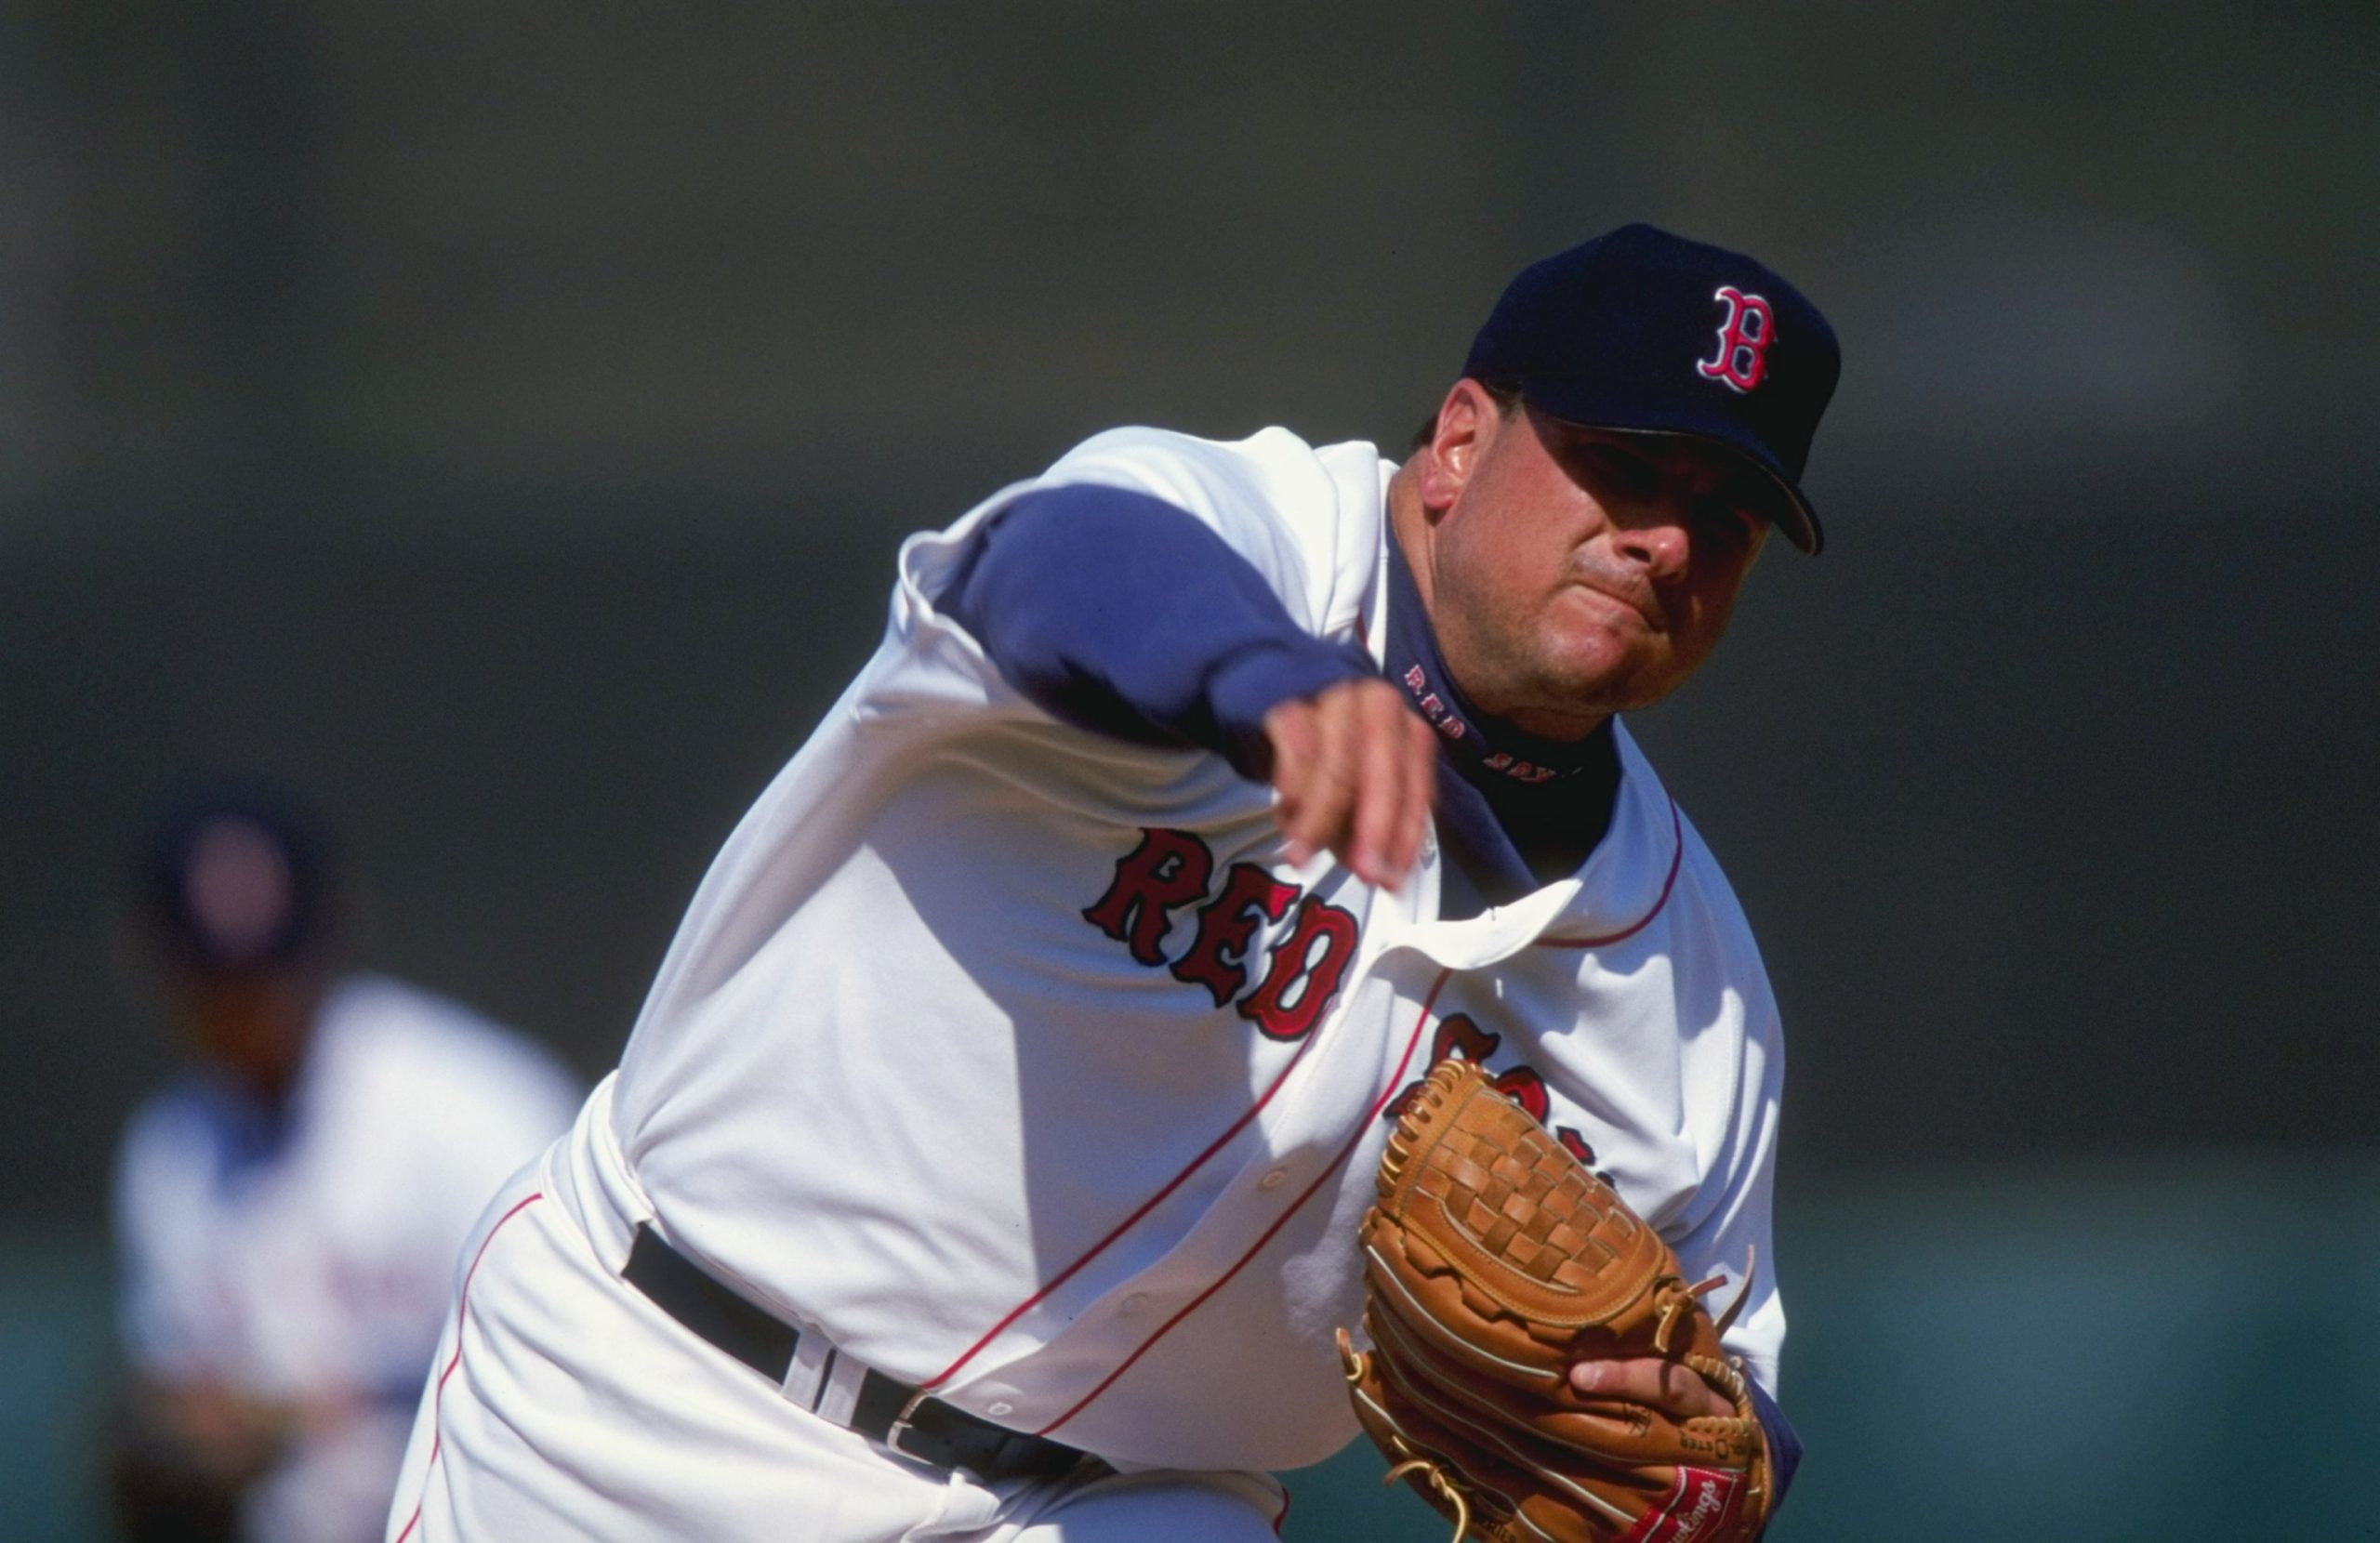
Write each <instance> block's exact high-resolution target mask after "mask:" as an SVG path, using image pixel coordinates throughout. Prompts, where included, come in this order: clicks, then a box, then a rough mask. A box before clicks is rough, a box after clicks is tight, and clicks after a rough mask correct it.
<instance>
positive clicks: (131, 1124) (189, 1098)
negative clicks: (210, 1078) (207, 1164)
mask: <svg viewBox="0 0 2380 1543" xmlns="http://www.w3.org/2000/svg"><path fill="white" fill-rule="evenodd" d="M223 1124H224V1122H223V1120H222V1118H221V1116H220V1114H218V1111H217V1101H216V1100H215V1099H213V1098H211V1097H210V1096H209V1091H208V1089H207V1088H206V1087H205V1085H204V1084H203V1083H201V1082H200V1081H199V1079H198V1078H196V1077H195V1076H193V1075H190V1074H187V1073H185V1074H183V1075H180V1076H178V1077H176V1078H175V1079H174V1080H173V1081H172V1082H170V1083H168V1084H166V1085H165V1087H163V1088H158V1089H157V1090H156V1091H154V1092H152V1093H151V1094H149V1095H148V1096H147V1097H145V1098H143V1099H142V1100H141V1101H139V1103H138V1104H136V1105H135V1106H134V1107H133V1111H132V1113H131V1114H130V1115H129V1116H127V1117H126V1120H125V1123H124V1134H123V1136H122V1138H121V1139H120V1140H119V1141H118V1142H117V1149H116V1150H117V1164H118V1167H120V1168H121V1169H124V1170H126V1171H134V1170H150V1169H174V1168H179V1167H187V1166H191V1165H192V1164H193V1163H195V1162H196V1161H197V1160H198V1159H199V1158H200V1157H202V1156H203V1155H205V1154H211V1153H212V1152H213V1151H214V1150H215V1148H216V1146H217V1145H218V1140H219V1136H220V1132H221V1129H222V1127H223Z"/></svg>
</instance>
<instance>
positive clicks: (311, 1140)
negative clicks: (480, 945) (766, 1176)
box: [109, 792, 582, 1543]
mask: <svg viewBox="0 0 2380 1543" xmlns="http://www.w3.org/2000/svg"><path fill="white" fill-rule="evenodd" d="M328 882H329V875H328V871H327V869H326V867H325V865H324V861H323V858H322V855H321V848H320V845H319V843H318V842H317V841H316V840H315V839H314V838H313V837H312V836H311V834H310V830H309V827H308V826H307V825H306V824H304V823H303V822H302V821H301V820H299V819H298V817H297V816H296V815H295V814H294V813H292V812H291V811H290V810H289V809H288V807H287V806H286V805H285V804H284V803H283V802H281V801H280V800H278V799H275V798H270V797H267V796H263V795H259V794H257V793H253V792H241V793H233V794H228V795H210V796H208V797H206V798H202V799H199V800H196V801H193V802H192V803H190V804H187V805H185V806H183V807H181V808H179V809H177V810H175V811H173V812H172V813H171V814H170V815H169V816H167V817H166V818H165V820H164V821H163V822H162V823H161V824H160V827H159V829H158V830H157V831H156V833H155V835H154V837H153V838H152V842H151V844H150V846H149V849H148V850H147V851H146V852H145V853H144V857H143V862H142V864H141V869H140V873H139V891H138V894H137V896H136V899H137V902H138V909H139V913H140V918H139V919H140V922H141V926H142V930H143V932H144V933H145V942H146V943H148V944H149V945H150V947H149V949H148V952H149V953H150V954H151V955H152V956H153V958H154V960H155V961H156V965H157V970H158V977H159V980H158V983H159V986H160V987H161V991H162V996H163V998H164V1000H165V1005H166V1007H167V1009H168V1014H169V1016H170V1018H171V1019H172V1021H173V1025H174V1027H175V1028H176V1029H177V1030H178V1031H179V1035H180V1036H181V1038H182V1039H183V1041H184V1044H185V1048H187V1049H188V1050H189V1051H190V1052H191V1055H192V1065H191V1068H190V1070H189V1072H188V1073H187V1075H184V1076H182V1077H181V1078H180V1079H179V1080H178V1081H177V1082H176V1083H174V1084H173V1085H172V1086H171V1087H170V1088H166V1089H165V1090H164V1091H163V1092H160V1093H159V1094H157V1095H155V1096H154V1097H152V1099H150V1100H149V1101H147V1102H146V1103H145V1104H144V1105H143V1106H142V1107H141V1108H140V1109H139V1112H138V1113H137V1114H135V1115H134V1117H133V1119H132V1122H131V1125H130V1127H129V1128H128V1130H127V1132H126V1137H125V1140H124V1145H123V1151H122V1154H121V1157H120V1162H119V1167H118V1171H117V1181H116V1221H117V1231H118V1238H119V1244H120V1249H121V1254H122V1266H123V1303H122V1312H123V1330H124V1337H125V1342H126V1351H127V1352H128V1359H129V1361H130V1363H131V1370H132V1381H131V1385H130V1387H129V1388H128V1389H127V1391H126V1398H125V1409H124V1418H122V1419H121V1420H119V1421H118V1422H116V1425H115V1429H114V1431H113V1432H112V1451H111V1453H110V1461H109V1476H110V1480H111V1489H112V1498H113V1501H114V1504H115V1509H116V1511H117V1517H118V1520H119V1522H120V1523H121V1524H122V1526H123V1530H124V1532H125V1534H126V1536H128V1537H130V1538H132V1539H134V1540H136V1543H142V1540H147V1539H152V1538H155V1539H165V1538H174V1539H192V1538H198V1539H205V1538H233V1537H238V1538H244V1539H249V1540H252V1543H352V1540H355V1539H361V1538H368V1537H374V1536H377V1535H378V1532H379V1529H380V1523H381V1521H382V1519H383V1518H384V1516H385V1514H386V1512H387V1507H388V1494H389V1487H390V1484H393V1483H394V1475H395V1473H396V1470H397V1463H398V1459H399V1458H400V1457H403V1450H404V1440H405V1432H406V1430H407V1425H408V1417H409V1416H410V1414H411V1411H412V1406H413V1402H414V1398H415V1395H416V1394H417V1392H418V1391H419V1389H420V1378H421V1362H422V1358H423V1357H424V1356H426V1355H427V1354H428V1353H429V1352H430V1346H431V1344H432V1343H433V1342H434V1341H435V1339H436V1338H437V1334H438V1328H439V1324H440V1321H441V1319H442V1317H443V1310H444V1306H445V1301H446V1297H447V1292H448V1288H449V1276H450V1273H451V1272H450V1270H449V1268H448V1263H449V1261H450V1260H451V1259H452V1257H453V1254H454V1250H455V1249H456V1247H458V1246H460V1245H461V1242H462V1239H463V1237H464V1234H465V1233H467V1232H468V1231H469V1227H470V1225H471V1219H472V1218H473V1217H475V1216H476V1215H478V1213H479V1210H480V1207H482V1205H483V1204H484V1203H485V1201H486V1199H487V1197H488V1196H489V1195H490V1194H493V1193H494V1192H495V1190H496V1187H497V1186H498V1185H499V1184H501V1183H502V1182H503V1181H504V1180H505V1179H506V1177H507V1176H508V1175H509V1174H510V1173H511V1172H512V1171H513V1170H514V1169H516V1168H518V1167H520V1166H521V1165H522V1163H524V1162H525V1161H527V1160H528V1159H529V1158H531V1157H533V1156H535V1155H536V1154H537V1153H538V1152H539V1151H540V1150H541V1149H542V1148H543V1147H545V1146H546V1145H547V1144H548V1143H549V1142H550V1141H552V1140H553V1139H554V1136H555V1134H556V1133H557V1132H559V1131H561V1130H562V1129H563V1128H566V1127H567V1126H568V1125H569V1123H570V1119H571V1114H572V1112H573V1111H574V1110H575V1108H576V1107H577V1105H578V1103H579V1101H580V1099H581V1096H582V1095H581V1090H580V1088H578V1087H576V1086H575V1085H574V1083H573V1081H572V1080H571V1079H570V1078H569V1077H568V1076H567V1075H565V1074H564V1073H563V1072H562V1069H561V1068H560V1066H559V1065H558V1064H557V1063H556V1062H554V1061H553V1060H552V1059H551V1058H550V1057H549V1056H548V1055H547V1054H546V1053H545V1052H543V1051H542V1050H539V1049H536V1048H533V1047H532V1046H530V1045H529V1044H528V1043H526V1042H525V1041H523V1040H522V1039H520V1038H519V1037H517V1036H515V1035H511V1034H509V1033H507V1032H506V1031H504V1030H501V1029H498V1028H496V1026H495V1025H493V1024H491V1023H489V1022H486V1021H485V1020H483V1019H482V1018H480V1017H478V1016H477V1015H475V1014H473V1013H470V1012H469V1011H467V1010H465V1009H462V1008H460V1007H458V1006H456V1005H455V1004H454V1003H452V1002H447V1001H443V1000H441V999H439V998H437V997H434V996H429V995H427V994H425V993H423V992H420V991H417V990H416V989H414V988H412V987H410V986H405V985H401V984H399V983H396V982H394V981H390V980H386V979H381V978H378V977H373V976H347V977H344V978H341V977H337V976H336V975H335V974H334V973H333V971H332V969H331V962H332V958H333V944H334V942H335V940H334V938H333V930H334V928H333V922H334V919H335V906H334V903H333V900H332V897H331V895H330V893H329V892H328Z"/></svg>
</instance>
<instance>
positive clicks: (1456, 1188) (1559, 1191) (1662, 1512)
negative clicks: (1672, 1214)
mask: <svg viewBox="0 0 2380 1543" xmlns="http://www.w3.org/2000/svg"><path fill="white" fill-rule="evenodd" d="M1379 1189H1380V1198H1379V1200H1378V1201H1377V1202H1376V1203H1375V1204H1374V1205H1373V1207H1371V1209H1370V1210H1369V1212H1367V1213H1366V1215H1365V1217H1364V1225H1363V1246H1364V1252H1365V1255H1366V1262H1365V1286H1366V1290H1365V1305H1364V1329H1365V1332H1366V1334H1367V1335H1368V1336H1369V1338H1370V1339H1371V1342H1372V1346H1373V1348H1372V1350H1370V1351H1369V1352H1357V1351H1356V1350H1355V1347H1354V1345H1353V1344H1352V1343H1351V1342H1350V1341H1349V1339H1348V1336H1347V1332H1346V1331H1345V1330H1344V1329H1342V1330H1341V1331H1340V1333H1339V1349H1340V1353H1341V1355H1342V1357H1344V1359H1345V1362H1346V1371H1347V1380H1348V1382H1349V1384H1350V1385H1351V1396H1352V1397H1353V1399H1354V1401H1355V1415H1356V1418H1358V1419H1360V1420H1361V1421H1362V1422H1363V1426H1364V1430H1365V1431H1366V1433H1368V1434H1369V1436H1370V1437H1371V1439H1372V1441H1373V1443H1374V1444H1376V1445H1378V1446H1379V1447H1380V1449H1381V1450H1382V1452H1384V1453H1386V1454H1387V1455H1388V1459H1389V1462H1390V1464H1391V1467H1390V1470H1389V1480H1390V1482H1392V1483H1393V1482H1395V1480H1396V1479H1398V1478H1403V1479H1404V1480H1406V1481H1407V1482H1408V1484H1411V1485H1412V1486H1413V1488H1414V1489H1415V1490H1416V1491H1417V1492H1419V1493H1420V1495H1421V1497H1422V1498H1423V1499H1424V1500H1427V1501H1428V1502H1429V1503H1430V1504H1431V1505H1432V1506H1433V1507H1435V1508H1436V1510H1438V1512H1439V1513H1440V1514H1441V1515H1444V1516H1446V1517H1447V1518H1448V1520H1450V1521H1452V1522H1453V1523H1454V1524H1455V1537H1456V1539H1457V1540H1458V1543H1460V1540H1461V1538H1462V1537H1464V1536H1466V1535H1468V1536H1471V1537H1474V1538H1477V1539H1481V1540H1483V1543H1747V1540H1749V1539H1752V1538H1755V1537H1757V1536H1760V1531H1761V1528H1762V1527H1763V1526H1764V1525H1765V1523H1766V1522H1767V1519H1768V1509H1769V1501H1770V1495H1771V1485H1770V1482H1769V1458H1768V1449H1767V1441H1766V1437H1765V1434H1764V1433H1763V1431H1762V1430H1761V1426H1760V1421H1759V1419H1758V1418H1757V1417H1756V1416H1755V1415H1754V1414H1753V1412H1752V1399H1751V1394H1750V1391H1749V1390H1748V1389H1747V1387H1746V1384H1745V1382H1744V1375H1743V1371H1742V1369H1741V1367H1740V1365H1738V1364H1737V1363H1736V1362H1734V1361H1733V1360H1731V1359H1730V1358H1729V1357H1728V1356H1727V1354H1726V1352H1725V1351H1724V1350H1722V1349H1721V1348H1720V1343H1719V1337H1720V1335H1721V1333H1722V1332H1724V1328H1725V1325H1726V1322H1727V1321H1730V1320H1732V1318H1733V1317H1734V1313H1735V1308H1734V1307H1730V1308H1729V1309H1728V1310H1727V1312H1726V1315H1725V1317H1723V1319H1722V1320H1721V1321H1719V1322H1715V1323H1714V1322H1713V1321H1712V1318H1711V1316H1710V1314H1709V1313H1707V1312H1704V1311H1703V1308H1702V1304H1701V1302H1700V1300H1699V1296H1698V1293H1699V1291H1700V1290H1701V1289H1704V1287H1698V1286H1692V1285H1689V1284H1688V1283H1687V1281H1686V1276H1685V1274H1684V1273H1683V1271H1682V1270H1681V1269H1680V1268H1679V1265H1678V1260H1677V1256H1676V1255H1675V1254H1673V1253H1672V1252H1671V1251H1670V1247H1669V1246H1668V1245H1667V1244H1665V1243H1663V1242H1662V1241H1661V1240H1660V1238H1659V1236H1657V1235H1656V1234H1655V1233H1654V1232H1653V1229H1652V1228H1651V1227H1649V1226H1647V1225H1646V1223H1645V1222H1643V1221H1642V1220H1638V1219H1637V1218H1636V1216H1635V1215H1633V1213H1632V1212H1631V1211H1630V1210H1629V1209H1628V1207H1627V1206H1626V1205H1625V1204H1624V1203H1622V1202H1621V1200H1620V1196H1619V1195H1618V1194H1614V1193H1613V1191H1612V1189H1611V1186H1610V1185H1608V1184H1607V1183H1605V1182H1604V1181H1603V1180H1600V1179H1598V1178H1596V1177H1595V1176H1594V1175H1593V1173H1590V1172H1589V1171H1588V1170H1587V1169H1586V1167H1585V1166H1584V1165H1582V1164H1581V1163H1580V1162H1579V1160H1578V1159H1577V1158H1575V1157H1573V1156H1572V1155H1571V1154H1569V1153H1568V1152H1567V1151H1566V1150H1565V1149H1564V1148H1563V1146H1562V1145H1561V1143H1560V1142H1559V1141H1555V1140H1554V1138H1553V1137H1552V1136H1550V1135H1549V1134H1547V1133H1546V1130H1545V1128H1543V1127H1542V1126H1540V1125H1539V1124H1538V1123H1537V1122H1536V1121H1535V1120H1533V1119H1531V1118H1530V1117H1529V1116H1528V1114H1527V1111H1525V1110H1523V1109H1521V1108H1520V1107H1519V1106H1518V1105H1516V1104H1515V1103H1514V1102H1513V1101H1512V1100H1510V1099H1509V1098H1506V1097H1505V1096H1504V1095H1503V1094H1501V1093H1500V1092H1498V1091H1497V1090H1496V1088H1494V1086H1493V1085H1491V1084H1490V1083H1489V1082H1488V1079H1487V1077H1486V1075H1484V1074H1482V1073H1481V1071H1480V1070H1479V1068H1478V1067H1477V1066H1476V1065H1474V1064H1473V1063H1471V1062H1462V1061H1454V1060H1449V1061H1446V1062H1440V1063H1439V1064H1438V1065H1437V1066H1436V1067H1435V1068H1434V1069H1433V1070H1432V1071H1431V1073H1430V1075H1429V1076H1428V1077H1427V1078H1426V1079H1424V1080H1423V1081H1422V1083H1421V1085H1420V1086H1419V1088H1417V1090H1416V1093H1415V1095H1414V1096H1413V1097H1412V1098H1411V1099H1410V1100H1408V1105H1407V1108H1406V1110H1405V1112H1404V1113H1403V1114H1401V1115H1400V1116H1399V1117H1398V1119H1397V1122H1396V1129H1395V1133H1394V1134H1393V1135H1391V1137H1390V1138H1389V1141H1388V1149H1387V1151H1386V1152H1385V1153H1384V1154H1382V1157H1381V1165H1380V1175H1379ZM1708 1284H1709V1285H1711V1286H1715V1285H1717V1284H1718V1283H1716V1282H1712V1283H1708ZM1749 1285H1750V1282H1749V1280H1747V1281H1746V1283H1745V1286H1746V1287H1747V1288H1748V1287H1749ZM1743 1297H1744V1293H1743V1291H1740V1290H1739V1293H1738V1295H1737V1298H1736V1306H1740V1305H1741V1304H1742V1301H1743ZM1603 1356H1661V1357H1666V1358H1668V1359H1670V1360H1673V1361H1676V1362H1680V1363H1682V1364H1684V1365H1686V1366H1687V1367H1690V1368H1691V1369H1693V1370H1694V1371H1696V1372H1698V1373H1699V1374H1700V1375H1701V1377H1702V1378H1703V1379H1704V1380H1705V1381H1707V1382H1709V1383H1710V1384H1711V1385H1712V1387H1714V1388H1716V1389H1718V1390H1719V1391H1721V1392H1722V1393H1723V1394H1725V1395H1726V1396H1727V1397H1729V1398H1730V1399H1731V1400H1732V1401H1733V1402H1734V1404H1735V1406H1736V1412H1735V1415H1734V1416H1733V1417H1732V1418H1692V1419H1686V1420H1683V1421H1681V1420H1678V1419H1676V1418H1673V1417H1671V1416H1669V1415H1666V1414H1664V1413H1663V1412H1661V1411H1660V1410H1659V1409H1655V1408H1651V1407H1648V1406H1646V1405H1639V1404H1635V1403H1629V1402H1620V1401H1615V1400H1613V1399H1611V1398H1608V1397H1597V1396H1589V1395H1583V1394H1580V1393H1579V1392H1577V1391H1574V1390H1573V1389H1572V1387H1571V1384H1570V1378H1569V1370H1570V1365H1571V1364H1572V1363H1573V1362H1576V1361H1580V1360H1582V1359H1587V1358H1591V1357H1603Z"/></svg>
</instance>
